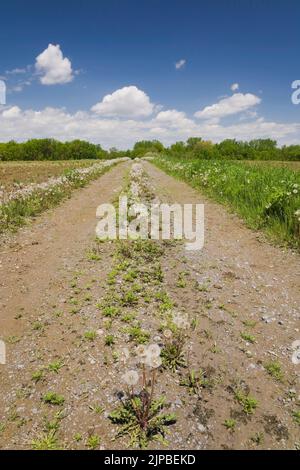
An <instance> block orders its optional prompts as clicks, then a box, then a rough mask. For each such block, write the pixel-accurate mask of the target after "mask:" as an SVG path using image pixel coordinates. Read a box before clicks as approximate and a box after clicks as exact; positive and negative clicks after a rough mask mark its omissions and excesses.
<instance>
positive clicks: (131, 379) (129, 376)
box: [122, 370, 139, 386]
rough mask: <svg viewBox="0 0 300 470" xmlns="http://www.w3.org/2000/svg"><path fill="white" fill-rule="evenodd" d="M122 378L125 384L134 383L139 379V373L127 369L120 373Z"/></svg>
mask: <svg viewBox="0 0 300 470" xmlns="http://www.w3.org/2000/svg"><path fill="white" fill-rule="evenodd" d="M122 379H123V381H124V382H125V383H126V384H127V385H130V386H132V385H136V384H137V383H138V381H139V374H138V373H137V371H136V370H128V371H127V372H125V374H123V375H122Z"/></svg>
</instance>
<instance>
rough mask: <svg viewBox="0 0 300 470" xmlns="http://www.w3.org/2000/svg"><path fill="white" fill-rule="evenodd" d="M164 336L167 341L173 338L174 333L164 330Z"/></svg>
mask: <svg viewBox="0 0 300 470" xmlns="http://www.w3.org/2000/svg"><path fill="white" fill-rule="evenodd" d="M163 335H164V337H165V338H166V339H170V338H172V335H173V333H172V331H171V330H164V332H163Z"/></svg>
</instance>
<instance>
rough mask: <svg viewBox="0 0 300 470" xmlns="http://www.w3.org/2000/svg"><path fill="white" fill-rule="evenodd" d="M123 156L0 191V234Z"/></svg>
mask: <svg viewBox="0 0 300 470" xmlns="http://www.w3.org/2000/svg"><path fill="white" fill-rule="evenodd" d="M120 161H123V159H113V160H105V161H102V162H98V163H94V164H93V165H91V166H89V167H85V168H78V169H72V170H66V171H65V172H64V173H63V175H62V176H59V177H57V178H49V179H48V180H47V181H44V182H42V183H35V184H34V183H32V184H30V185H26V186H24V187H23V186H21V187H20V186H17V187H16V188H15V189H14V190H11V191H3V190H2V191H0V234H1V233H4V232H6V231H8V230H15V229H16V228H18V227H20V226H22V225H24V224H25V223H26V221H27V220H28V218H30V217H34V216H36V215H38V214H40V213H41V212H43V211H44V210H46V209H49V208H51V207H53V206H55V205H57V204H59V202H60V201H62V200H63V199H65V198H66V197H68V196H69V195H70V194H71V192H72V190H74V189H76V188H82V187H84V186H86V185H87V184H88V183H89V182H90V181H92V180H94V179H96V178H98V177H99V176H101V175H102V174H104V173H105V172H106V171H107V170H108V169H109V168H111V166H112V165H114V164H116V163H118V162H120Z"/></svg>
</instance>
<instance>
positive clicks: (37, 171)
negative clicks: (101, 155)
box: [0, 160, 95, 191]
mask: <svg viewBox="0 0 300 470" xmlns="http://www.w3.org/2000/svg"><path fill="white" fill-rule="evenodd" d="M94 163H95V160H62V161H36V162H24V161H23V162H20V161H17V162H1V161H0V186H1V190H4V191H10V190H13V189H14V188H19V187H22V186H25V185H27V184H30V183H41V182H42V181H45V180H47V179H48V178H51V177H53V176H54V177H55V176H60V175H61V174H62V173H64V172H65V171H66V170H73V169H75V168H84V167H88V166H91V165H93V164H94Z"/></svg>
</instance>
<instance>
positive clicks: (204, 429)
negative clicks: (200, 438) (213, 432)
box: [198, 423, 206, 433]
mask: <svg viewBox="0 0 300 470" xmlns="http://www.w3.org/2000/svg"><path fill="white" fill-rule="evenodd" d="M198 429H199V431H200V432H202V433H204V432H206V427H205V426H203V424H201V423H200V424H198Z"/></svg>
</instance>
